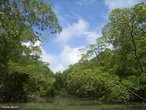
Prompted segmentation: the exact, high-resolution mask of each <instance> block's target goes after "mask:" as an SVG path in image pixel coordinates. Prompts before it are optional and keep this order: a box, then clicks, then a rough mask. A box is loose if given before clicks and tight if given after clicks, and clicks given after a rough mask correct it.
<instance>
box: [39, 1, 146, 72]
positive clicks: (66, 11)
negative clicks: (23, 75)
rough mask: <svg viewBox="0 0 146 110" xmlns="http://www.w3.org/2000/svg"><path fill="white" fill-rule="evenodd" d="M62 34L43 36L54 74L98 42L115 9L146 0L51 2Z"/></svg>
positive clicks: (43, 44)
mask: <svg viewBox="0 0 146 110" xmlns="http://www.w3.org/2000/svg"><path fill="white" fill-rule="evenodd" d="M50 2H51V4H52V7H53V9H54V11H55V13H56V15H57V18H58V20H59V23H60V25H61V26H62V29H63V30H62V32H61V33H60V34H57V35H51V36H50V35H49V34H48V33H47V31H45V32H43V33H42V35H43V36H44V37H45V38H46V39H45V40H43V42H42V43H41V49H42V59H43V61H45V62H48V63H49V64H50V65H49V67H50V68H51V69H52V71H54V72H57V71H63V70H65V69H67V68H68V66H69V65H70V64H74V63H77V62H78V61H79V60H80V58H81V52H80V51H79V49H80V48H85V47H87V46H88V45H90V44H94V43H95V39H96V38H98V37H100V36H101V29H102V27H103V26H104V25H105V24H106V23H107V22H108V15H109V13H110V12H111V10H113V9H115V8H126V7H130V6H133V5H135V4H137V3H139V2H146V0H50Z"/></svg>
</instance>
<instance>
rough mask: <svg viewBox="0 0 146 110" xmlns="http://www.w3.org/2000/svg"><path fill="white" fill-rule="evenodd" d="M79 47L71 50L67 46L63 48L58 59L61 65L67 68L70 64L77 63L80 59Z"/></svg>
mask: <svg viewBox="0 0 146 110" xmlns="http://www.w3.org/2000/svg"><path fill="white" fill-rule="evenodd" d="M80 48H81V47H76V48H71V47H69V46H65V47H64V49H63V51H62V52H61V55H60V59H61V62H62V64H63V65H64V66H65V67H67V66H69V65H70V64H75V63H77V62H78V61H79V60H80V58H81V52H80V51H79V49H80Z"/></svg>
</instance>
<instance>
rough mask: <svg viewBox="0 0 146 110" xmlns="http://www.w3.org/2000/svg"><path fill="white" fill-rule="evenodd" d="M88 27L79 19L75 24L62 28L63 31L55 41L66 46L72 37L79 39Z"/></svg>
mask: <svg viewBox="0 0 146 110" xmlns="http://www.w3.org/2000/svg"><path fill="white" fill-rule="evenodd" d="M88 27H89V24H88V23H87V22H86V21H84V20H83V19H79V20H78V21H77V22H75V23H73V24H71V25H68V26H67V27H65V28H63V31H62V32H61V33H60V34H59V36H58V39H57V41H58V42H60V43H62V44H66V43H68V41H70V40H71V39H72V38H74V37H81V36H82V35H83V34H84V32H85V31H86V30H87V29H88Z"/></svg>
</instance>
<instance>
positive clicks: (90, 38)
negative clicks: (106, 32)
mask: <svg viewBox="0 0 146 110" xmlns="http://www.w3.org/2000/svg"><path fill="white" fill-rule="evenodd" d="M85 36H86V40H87V42H88V43H89V44H95V43H96V39H97V38H98V37H100V36H101V34H100V33H99V34H97V33H96V32H86V33H85Z"/></svg>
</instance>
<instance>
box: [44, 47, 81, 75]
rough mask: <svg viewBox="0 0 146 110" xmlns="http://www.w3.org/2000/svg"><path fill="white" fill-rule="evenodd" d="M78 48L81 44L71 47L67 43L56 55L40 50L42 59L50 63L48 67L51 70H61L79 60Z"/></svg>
mask: <svg viewBox="0 0 146 110" xmlns="http://www.w3.org/2000/svg"><path fill="white" fill-rule="evenodd" d="M80 48H82V46H80V47H76V48H71V47H70V46H69V45H66V46H64V48H63V49H62V51H61V53H59V54H58V55H51V54H49V53H46V52H45V51H44V50H42V51H43V55H42V60H43V61H45V62H48V63H49V64H50V68H51V69H52V71H53V72H58V71H61V72H62V71H64V70H65V69H67V68H68V66H69V65H71V64H75V63H77V62H78V61H79V60H80V58H81V52H80V51H79V49H80Z"/></svg>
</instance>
